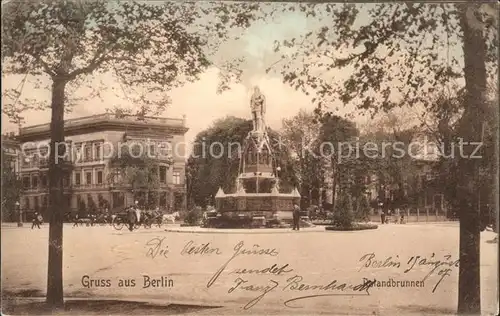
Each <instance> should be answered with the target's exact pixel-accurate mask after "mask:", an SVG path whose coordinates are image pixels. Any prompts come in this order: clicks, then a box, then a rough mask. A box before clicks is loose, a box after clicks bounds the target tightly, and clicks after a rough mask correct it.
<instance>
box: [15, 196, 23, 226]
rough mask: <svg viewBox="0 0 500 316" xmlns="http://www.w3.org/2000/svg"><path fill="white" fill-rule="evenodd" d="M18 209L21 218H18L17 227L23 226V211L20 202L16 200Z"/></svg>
mask: <svg viewBox="0 0 500 316" xmlns="http://www.w3.org/2000/svg"><path fill="white" fill-rule="evenodd" d="M16 210H17V212H18V213H19V218H18V220H17V227H23V211H21V207H20V204H19V202H16Z"/></svg>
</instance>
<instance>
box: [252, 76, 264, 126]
mask: <svg viewBox="0 0 500 316" xmlns="http://www.w3.org/2000/svg"><path fill="white" fill-rule="evenodd" d="M250 108H251V110H252V122H253V131H254V132H265V130H266V127H265V123H264V114H265V113H266V97H265V96H264V95H263V94H262V93H261V92H260V89H259V87H257V86H255V87H254V88H253V94H252V98H251V99H250Z"/></svg>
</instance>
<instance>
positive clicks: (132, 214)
mask: <svg viewBox="0 0 500 316" xmlns="http://www.w3.org/2000/svg"><path fill="white" fill-rule="evenodd" d="M127 220H128V229H129V230H130V231H133V230H134V224H135V222H136V220H137V218H136V211H135V210H134V208H133V207H130V208H129V209H128V210H127Z"/></svg>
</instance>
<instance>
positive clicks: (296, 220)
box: [293, 204, 300, 230]
mask: <svg viewBox="0 0 500 316" xmlns="http://www.w3.org/2000/svg"><path fill="white" fill-rule="evenodd" d="M293 230H300V207H299V206H298V205H297V204H294V205H293Z"/></svg>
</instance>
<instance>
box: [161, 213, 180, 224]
mask: <svg viewBox="0 0 500 316" xmlns="http://www.w3.org/2000/svg"><path fill="white" fill-rule="evenodd" d="M178 217H179V212H174V213H172V214H163V217H162V221H163V222H164V223H168V222H169V221H170V222H172V224H175V219H176V218H178Z"/></svg>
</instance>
